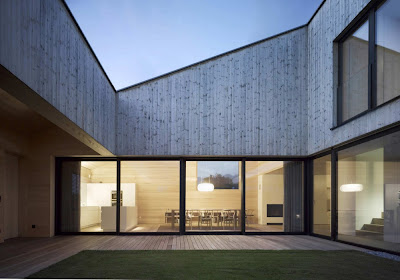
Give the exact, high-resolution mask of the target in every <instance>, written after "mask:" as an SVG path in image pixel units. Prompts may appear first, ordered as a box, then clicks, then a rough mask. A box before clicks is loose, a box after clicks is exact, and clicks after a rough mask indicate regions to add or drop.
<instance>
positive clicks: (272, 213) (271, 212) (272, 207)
mask: <svg viewBox="0 0 400 280" xmlns="http://www.w3.org/2000/svg"><path fill="white" fill-rule="evenodd" d="M267 217H283V204H267Z"/></svg>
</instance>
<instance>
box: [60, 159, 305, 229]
mask: <svg viewBox="0 0 400 280" xmlns="http://www.w3.org/2000/svg"><path fill="white" fill-rule="evenodd" d="M63 161H114V162H116V164H117V165H116V166H117V167H116V173H117V174H116V175H117V176H116V178H117V209H116V223H117V224H116V231H115V232H61V231H60V222H61V213H60V204H61V203H60V202H61V199H62V198H61V195H60V187H61V163H62V162H63ZM121 161H179V166H180V174H179V177H180V178H179V216H180V217H185V216H186V162H187V161H236V162H240V163H241V170H240V174H241V184H242V188H241V209H240V213H241V217H245V214H246V210H245V209H246V161H301V162H303V172H302V173H303V179H302V184H303V189H304V195H303V197H302V199H303V208H304V209H303V210H304V219H303V223H304V227H303V231H302V232H248V231H246V219H245V218H242V219H241V220H240V230H239V231H223V232H217V231H194V232H193V231H186V223H185V222H180V223H179V231H177V232H121V231H120V213H121V212H120V211H121V210H120V194H121ZM309 161H310V160H308V159H307V158H306V157H264V156H179V157H178V156H116V157H56V158H55V162H56V164H55V167H56V168H55V173H56V174H55V223H54V227H55V231H54V232H55V234H56V235H74V234H75V235H77V234H79V235H102V234H103V235H106V234H115V235H184V234H186V235H200V234H202V235H203V234H209V235H211V234H212V235H238V234H239V235H240V234H242V235H244V234H246V235H306V234H309V233H310V231H309V226H308V225H309V221H310V220H309V219H310V215H311V216H312V211H310V209H309V207H308V205H309V204H310V203H309V196H308V194H309V193H310V191H309V188H310V187H311V188H312V183H311V184H310V181H309V180H308V179H307V171H308V170H309V168H307V166H308V165H307V162H309Z"/></svg>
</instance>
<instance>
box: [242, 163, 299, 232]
mask: <svg viewBox="0 0 400 280" xmlns="http://www.w3.org/2000/svg"><path fill="white" fill-rule="evenodd" d="M303 221H304V214H303V163H302V162H301V161H246V223H245V224H246V231H247V232H302V231H303Z"/></svg>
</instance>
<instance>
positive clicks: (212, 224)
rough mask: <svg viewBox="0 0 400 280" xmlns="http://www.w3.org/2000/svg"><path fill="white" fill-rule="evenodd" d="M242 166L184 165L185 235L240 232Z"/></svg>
mask: <svg viewBox="0 0 400 280" xmlns="http://www.w3.org/2000/svg"><path fill="white" fill-rule="evenodd" d="M241 178H242V175H241V162H239V161H187V162H186V231H213V232H217V231H241V197H242V196H241V190H242V180H241Z"/></svg>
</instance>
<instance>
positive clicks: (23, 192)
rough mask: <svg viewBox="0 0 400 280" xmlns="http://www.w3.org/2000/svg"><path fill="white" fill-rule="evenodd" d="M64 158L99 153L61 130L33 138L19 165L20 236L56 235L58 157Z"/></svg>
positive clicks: (51, 130) (40, 134)
mask: <svg viewBox="0 0 400 280" xmlns="http://www.w3.org/2000/svg"><path fill="white" fill-rule="evenodd" d="M63 155H82V156H84V155H89V156H90V155H96V153H95V152H94V151H93V150H91V149H90V148H88V147H86V146H85V145H83V144H82V143H80V142H79V141H77V140H76V139H74V138H73V137H71V136H70V135H68V134H67V133H66V132H64V131H62V130H61V129H59V128H57V127H54V128H52V129H48V130H45V131H40V132H39V133H36V134H33V135H31V137H30V141H29V152H28V153H27V154H25V155H23V157H22V158H21V159H20V165H19V174H20V175H19V176H20V180H19V181H20V182H19V235H20V236H23V237H25V236H29V237H48V236H53V235H54V221H55V201H54V200H55V177H54V176H55V157H57V156H63ZM32 225H35V228H32Z"/></svg>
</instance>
